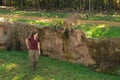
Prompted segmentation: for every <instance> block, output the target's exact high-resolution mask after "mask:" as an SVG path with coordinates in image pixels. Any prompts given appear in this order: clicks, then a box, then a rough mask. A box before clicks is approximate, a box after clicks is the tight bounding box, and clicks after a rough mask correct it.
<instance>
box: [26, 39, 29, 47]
mask: <svg viewBox="0 0 120 80" xmlns="http://www.w3.org/2000/svg"><path fill="white" fill-rule="evenodd" d="M26 46H27V49H29V42H28V39H26Z"/></svg>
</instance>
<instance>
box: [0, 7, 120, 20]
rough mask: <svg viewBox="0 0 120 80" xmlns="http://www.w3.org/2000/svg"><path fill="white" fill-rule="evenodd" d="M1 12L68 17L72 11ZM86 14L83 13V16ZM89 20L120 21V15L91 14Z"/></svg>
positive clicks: (0, 12) (46, 16)
mask: <svg viewBox="0 0 120 80" xmlns="http://www.w3.org/2000/svg"><path fill="white" fill-rule="evenodd" d="M0 14H5V15H18V16H32V17H45V18H67V17H70V16H71V13H64V12H42V11H41V12H37V11H18V10H4V9H0ZM83 15H84V14H81V16H83ZM88 20H95V21H96V20H104V21H115V22H120V15H114V14H113V15H104V14H94V15H93V14H90V15H89V17H88Z"/></svg>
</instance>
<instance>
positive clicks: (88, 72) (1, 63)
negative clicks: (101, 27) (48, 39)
mask: <svg viewBox="0 0 120 80" xmlns="http://www.w3.org/2000/svg"><path fill="white" fill-rule="evenodd" d="M0 80H120V77H119V76H113V75H108V74H105V73H97V72H95V71H93V70H92V69H90V68H87V67H83V66H81V65H79V64H72V63H70V62H64V61H58V60H55V59H52V58H49V57H46V56H40V58H39V63H38V65H37V70H36V71H35V72H32V71H31V70H30V68H29V58H28V52H26V51H0Z"/></svg>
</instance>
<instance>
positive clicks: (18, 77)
mask: <svg viewBox="0 0 120 80" xmlns="http://www.w3.org/2000/svg"><path fill="white" fill-rule="evenodd" d="M24 75H25V74H24V73H23V74H22V75H18V76H15V77H14V78H13V79H12V80H20V79H21V78H22V77H23V76H24Z"/></svg>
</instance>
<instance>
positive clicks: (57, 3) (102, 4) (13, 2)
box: [0, 0, 120, 12]
mask: <svg viewBox="0 0 120 80" xmlns="http://www.w3.org/2000/svg"><path fill="white" fill-rule="evenodd" d="M0 5H5V6H6V5H7V6H15V7H18V8H22V9H33V10H40V9H42V10H43V9H47V10H54V9H56V10H58V9H59V10H77V11H80V12H86V11H89V12H93V11H94V12H96V11H97V12H114V11H119V9H120V0H0Z"/></svg>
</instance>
